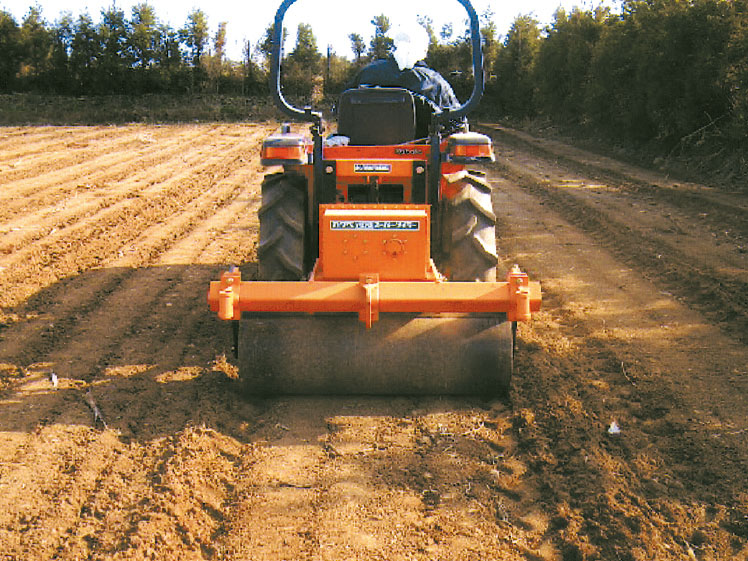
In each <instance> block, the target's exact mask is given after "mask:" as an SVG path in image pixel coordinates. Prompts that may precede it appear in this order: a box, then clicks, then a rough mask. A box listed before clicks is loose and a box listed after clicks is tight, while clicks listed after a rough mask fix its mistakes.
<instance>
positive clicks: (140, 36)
mask: <svg viewBox="0 0 748 561" xmlns="http://www.w3.org/2000/svg"><path fill="white" fill-rule="evenodd" d="M130 27H131V32H130V37H129V44H130V49H131V51H132V58H133V61H134V64H135V66H136V67H137V68H140V69H142V70H145V69H148V68H149V67H151V66H152V65H153V64H154V63H155V62H156V53H157V50H158V46H159V42H160V39H161V38H160V33H159V27H158V20H157V18H156V12H155V10H154V9H153V6H151V5H150V4H148V3H146V2H143V3H140V4H136V5H135V6H133V8H132V20H131V22H130Z"/></svg>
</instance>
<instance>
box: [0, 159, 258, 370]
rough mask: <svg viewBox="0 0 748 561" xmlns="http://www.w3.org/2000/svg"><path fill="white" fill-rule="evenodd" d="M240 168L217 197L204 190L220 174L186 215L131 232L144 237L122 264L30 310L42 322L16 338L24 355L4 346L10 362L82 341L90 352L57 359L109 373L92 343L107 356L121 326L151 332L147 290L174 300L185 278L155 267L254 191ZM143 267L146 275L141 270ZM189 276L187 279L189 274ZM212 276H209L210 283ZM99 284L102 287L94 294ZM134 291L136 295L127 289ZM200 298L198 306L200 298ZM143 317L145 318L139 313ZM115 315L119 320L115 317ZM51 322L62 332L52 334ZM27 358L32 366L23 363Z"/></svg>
mask: <svg viewBox="0 0 748 561" xmlns="http://www.w3.org/2000/svg"><path fill="white" fill-rule="evenodd" d="M240 164H241V162H239V161H238V160H236V159H235V157H234V158H233V159H232V157H229V161H228V162H226V164H225V165H228V167H227V168H226V169H225V170H224V171H223V172H221V173H222V174H223V175H225V176H226V178H225V179H224V180H221V181H218V184H217V186H216V187H213V188H212V189H211V188H208V187H207V186H206V185H204V182H205V181H209V182H214V181H217V178H215V177H213V174H212V173H211V174H210V175H208V176H206V177H205V179H203V180H201V179H199V176H197V177H198V178H196V179H195V180H194V184H195V185H194V189H193V190H192V194H189V191H188V190H187V189H185V192H187V194H188V196H189V197H190V198H192V197H193V196H194V197H195V199H194V200H193V201H192V202H191V203H190V204H188V205H181V204H180V205H179V209H177V208H171V207H169V206H166V207H163V208H161V210H163V214H162V215H161V216H160V217H158V219H154V220H153V221H151V222H150V225H148V227H147V228H146V229H145V230H142V231H139V230H138V229H136V228H134V226H133V224H128V225H126V227H128V231H132V233H133V234H137V237H133V238H130V237H129V236H127V237H125V236H119V237H114V238H113V239H114V240H115V241H116V242H118V244H119V245H118V247H122V245H121V244H122V243H123V241H125V242H128V245H127V247H129V248H131V250H129V251H126V252H121V255H120V256H119V257H114V258H109V259H107V260H106V261H104V262H103V263H102V264H101V265H100V267H101V268H99V269H95V270H93V271H90V272H89V273H86V274H84V275H82V277H81V278H80V281H79V282H78V281H73V283H72V284H73V286H61V287H59V290H60V296H59V297H55V296H54V294H52V292H55V288H52V289H51V290H50V291H49V292H50V293H49V294H44V295H43V296H38V297H35V298H34V299H32V301H31V302H30V303H29V304H28V305H27V307H28V308H29V310H28V311H26V312H25V313H26V314H28V313H30V312H32V311H33V310H35V309H39V310H40V312H41V314H42V315H41V317H40V318H39V319H37V320H36V321H31V322H26V323H24V324H22V325H21V326H20V327H19V328H18V329H22V330H23V332H24V336H23V337H20V336H14V337H11V338H9V339H10V341H16V342H22V343H23V344H22V346H21V347H20V348H16V349H13V348H9V347H8V345H0V349H2V351H3V353H4V354H5V355H6V356H9V357H13V356H15V357H16V360H19V361H20V362H25V363H28V361H29V360H32V361H38V360H39V358H38V357H39V356H40V355H41V356H47V355H48V353H47V352H45V351H44V349H50V350H51V349H55V348H56V347H58V346H59V345H60V344H61V343H62V339H60V338H61V337H64V338H65V340H69V341H71V343H73V342H75V341H78V342H79V344H80V345H83V349H78V350H77V351H75V350H71V349H70V344H71V343H68V344H65V345H64V346H63V347H62V348H61V349H59V350H58V351H57V352H56V353H54V354H55V355H59V356H72V357H76V358H75V360H68V361H67V362H68V364H67V365H66V366H65V370H66V372H65V374H67V373H68V372H67V371H73V370H74V371H77V372H80V371H81V370H83V371H86V372H91V371H96V370H97V369H98V368H99V367H100V366H101V365H100V364H98V363H99V362H100V361H101V360H102V354H101V352H98V353H95V354H94V355H91V353H90V349H86V348H85V347H86V346H87V345H90V343H91V341H92V340H94V341H97V342H98V344H99V350H100V351H101V349H104V348H107V347H115V346H116V345H117V343H118V342H121V339H120V337H121V335H120V336H118V335H116V334H117V333H120V329H118V328H117V327H116V326H117V325H119V324H122V325H123V327H122V329H125V331H127V329H128V328H126V327H125V326H126V325H134V324H135V325H136V324H138V323H141V324H142V322H144V321H145V322H146V324H147V320H148V314H149V313H152V310H150V308H148V306H147V303H148V302H150V301H151V299H152V298H153V297H154V295H153V294H144V293H143V292H142V286H153V287H155V288H156V290H157V291H158V293H166V292H168V291H169V290H170V286H171V285H172V283H174V282H176V281H174V280H173V279H174V277H175V276H177V277H178V276H179V274H178V273H174V272H170V271H169V269H168V267H167V266H160V267H159V266H156V267H154V266H153V265H157V264H158V263H159V261H160V260H161V259H162V255H163V254H164V253H165V252H167V250H168V249H169V247H172V246H173V245H174V244H176V243H178V242H179V241H180V240H182V239H184V238H185V237H187V236H189V234H190V232H192V231H193V229H195V228H196V227H199V225H201V224H202V222H203V221H205V220H206V219H208V218H209V217H211V215H213V214H215V213H216V212H217V211H218V210H219V209H220V208H221V207H223V206H226V205H228V204H230V203H231V202H232V201H233V200H234V199H235V198H236V197H237V196H238V195H239V194H240V193H241V192H242V191H243V190H244V189H246V186H245V185H244V180H243V178H244V177H245V176H246V173H240V174H239V176H238V177H235V172H236V168H237V167H238V166H239V165H240ZM185 209H186V212H178V213H176V214H173V213H172V214H171V218H170V219H168V220H167V221H166V222H162V218H165V217H167V216H170V213H171V212H172V211H174V210H185ZM130 229H131V230H130ZM89 249H90V248H89V247H88V246H82V251H88V250H89ZM107 254H109V255H117V252H116V251H110V252H108V253H107ZM167 263H168V262H167ZM164 265H166V263H164ZM135 266H137V267H140V268H141V269H142V270H136V269H134V268H133V267H135ZM184 268H185V267H184V266H179V267H176V269H177V270H179V269H182V270H184ZM182 274H187V272H183V273H182ZM205 276H206V274H205V273H204V272H203V277H205ZM92 283H94V284H93V286H92ZM66 284H67V283H66ZM128 286H129V288H128V289H125V287H128ZM206 286H207V281H206ZM63 295H64V297H63ZM76 295H77V297H76ZM193 298H194V300H197V297H193ZM190 302H193V299H190ZM201 304H202V303H201ZM123 310H127V312H128V313H126V314H123V313H121V312H122V311H123ZM137 310H144V311H142V312H137ZM113 311H118V312H119V313H115V314H112V312H113ZM95 316H98V317H100V321H98V322H94V323H92V320H91V318H92V317H95ZM52 318H54V319H53V320H52ZM50 320H52V321H53V324H54V325H53V326H51V327H49V328H48V327H47V325H48V323H49V322H50ZM123 322H124V323H123ZM85 324H89V325H90V326H91V327H89V328H87V331H88V334H87V335H85V336H81V335H80V334H79V335H74V334H75V333H76V332H78V330H79V328H76V327H75V326H76V325H85ZM3 347H4V348H3ZM85 351H87V352H85ZM24 357H25V360H21V359H22V358H24ZM32 357H36V358H32ZM84 363H85V364H84ZM88 375H89V376H90V374H88Z"/></svg>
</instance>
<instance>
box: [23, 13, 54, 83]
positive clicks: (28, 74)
mask: <svg viewBox="0 0 748 561" xmlns="http://www.w3.org/2000/svg"><path fill="white" fill-rule="evenodd" d="M21 43H22V47H21V48H22V51H23V65H22V69H21V73H22V75H23V76H24V77H25V78H26V81H27V82H29V84H30V85H31V86H32V87H35V86H38V85H39V84H40V80H41V79H42V78H43V75H44V74H46V73H47V72H48V71H49V68H50V55H51V49H52V37H51V35H50V32H49V30H48V29H47V25H46V23H45V21H44V19H43V18H42V15H41V11H40V10H39V8H38V7H32V8H29V11H28V13H27V14H26V17H24V18H23V23H22V24H21Z"/></svg>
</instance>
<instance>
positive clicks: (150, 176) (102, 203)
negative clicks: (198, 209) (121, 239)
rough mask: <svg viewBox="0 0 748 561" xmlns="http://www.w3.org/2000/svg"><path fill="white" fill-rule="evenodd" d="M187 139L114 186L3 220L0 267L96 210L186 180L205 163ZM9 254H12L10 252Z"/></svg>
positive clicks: (198, 141) (197, 140)
mask: <svg viewBox="0 0 748 561" xmlns="http://www.w3.org/2000/svg"><path fill="white" fill-rule="evenodd" d="M193 142H195V143H196V146H195V148H199V147H200V146H201V145H202V143H204V142H205V139H204V138H195V139H194V140H193ZM189 147H190V142H189V141H188V139H185V142H181V143H176V142H175V143H174V147H173V149H172V151H170V152H161V153H160V154H159V155H158V159H157V160H156V161H151V162H148V163H149V164H151V165H147V166H146V165H144V164H143V165H142V166H141V168H140V169H139V170H138V171H137V172H134V173H132V174H130V175H128V176H127V177H126V178H124V179H123V180H121V181H118V182H116V183H115V184H113V185H111V186H110V185H104V186H102V187H101V188H97V189H94V190H88V189H87V190H85V192H83V193H81V194H80V195H76V196H75V197H74V200H75V204H74V205H73V204H71V205H63V206H62V207H59V206H57V205H55V206H52V207H47V208H48V210H47V211H44V210H41V209H38V210H37V211H36V212H33V213H32V212H27V213H26V214H24V215H23V216H21V217H19V219H17V220H14V221H12V222H11V223H6V225H5V226H4V229H6V230H7V229H10V230H11V231H10V232H8V233H6V234H5V235H4V236H3V238H2V240H1V242H0V255H2V254H3V253H5V254H8V255H10V257H6V258H4V259H3V258H0V266H5V267H7V266H8V265H9V261H10V260H11V259H13V258H18V257H19V252H20V251H21V250H22V249H23V248H26V247H27V246H28V245H29V244H30V243H31V242H33V241H35V240H38V239H45V241H48V240H49V239H50V238H51V239H54V238H62V237H63V236H65V235H66V233H67V230H66V229H68V228H76V227H80V226H79V225H80V223H83V226H84V227H85V225H86V222H85V221H86V220H91V219H94V218H96V216H97V214H99V213H102V212H103V213H111V212H112V210H113V209H115V210H116V209H117V208H119V207H117V204H118V203H119V204H120V207H121V206H122V204H127V205H129V204H131V203H130V202H129V201H130V200H131V199H136V198H143V197H148V196H149V195H151V194H153V193H156V192H158V191H159V190H161V189H162V188H163V186H164V185H168V184H170V183H174V182H177V181H180V180H189V178H190V176H191V175H192V174H193V173H194V169H200V166H202V165H205V164H204V160H205V158H204V155H203V153H202V151H201V150H196V149H192V150H190V149H189ZM175 157H180V158H181V162H182V165H183V166H184V167H182V169H180V171H178V172H175V171H174V158H175ZM11 254H12V255H11Z"/></svg>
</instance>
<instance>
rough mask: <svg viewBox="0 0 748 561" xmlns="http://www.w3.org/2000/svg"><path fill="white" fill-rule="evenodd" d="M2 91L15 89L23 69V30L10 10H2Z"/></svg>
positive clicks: (0, 58)
mask: <svg viewBox="0 0 748 561" xmlns="http://www.w3.org/2000/svg"><path fill="white" fill-rule="evenodd" d="M0 52H1V53H2V57H0V91H6V92H8V91H13V88H14V86H15V81H16V75H17V74H18V71H19V70H20V69H21V61H22V60H23V52H22V48H21V30H20V28H19V27H18V23H16V20H15V19H14V18H13V16H12V15H10V14H9V13H8V12H5V11H0Z"/></svg>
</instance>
